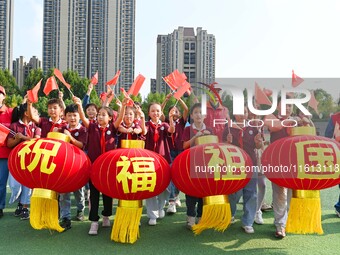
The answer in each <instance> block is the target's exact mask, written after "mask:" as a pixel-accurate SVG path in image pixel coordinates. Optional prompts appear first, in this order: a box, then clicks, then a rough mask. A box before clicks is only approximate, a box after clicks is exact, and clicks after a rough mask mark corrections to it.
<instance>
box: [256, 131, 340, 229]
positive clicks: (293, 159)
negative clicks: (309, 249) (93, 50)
mask: <svg viewBox="0 0 340 255" xmlns="http://www.w3.org/2000/svg"><path fill="white" fill-rule="evenodd" d="M339 148H340V146H339V143H337V142H336V141H334V140H332V139H329V138H325V137H320V136H315V129H314V128H311V127H297V128H293V129H292V130H291V136H290V137H286V138H283V139H280V140H277V141H275V142H274V143H272V144H271V145H269V146H268V148H267V149H266V150H265V151H264V152H263V154H262V169H263V171H264V173H265V175H266V176H267V177H268V179H270V180H271V181H272V182H274V183H276V184H277V185H279V186H283V187H286V188H290V189H294V191H293V199H292V200H291V205H290V209H289V216H288V221H287V232H292V233H319V234H321V233H323V231H322V227H321V209H320V198H319V197H320V196H319V191H318V190H320V189H325V188H329V187H332V186H335V185H337V184H339V183H340V174H339V164H340V153H339ZM295 202H298V203H297V204H296V206H297V207H298V208H296V207H295V206H294V204H293V203H295ZM311 203H314V204H311ZM306 210H309V211H308V212H306ZM311 210H317V211H316V212H315V214H312V213H311ZM294 213H298V214H299V215H300V216H294ZM310 215H316V216H315V217H311V218H310V222H308V223H307V222H304V221H302V220H301V219H305V221H307V219H309V218H308V217H309V216H310ZM295 219H296V221H295Z"/></svg>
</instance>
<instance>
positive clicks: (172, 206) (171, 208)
mask: <svg viewBox="0 0 340 255" xmlns="http://www.w3.org/2000/svg"><path fill="white" fill-rule="evenodd" d="M166 212H167V213H168V214H174V213H176V212H177V210H176V203H175V202H170V204H169V206H168V209H167V210H166Z"/></svg>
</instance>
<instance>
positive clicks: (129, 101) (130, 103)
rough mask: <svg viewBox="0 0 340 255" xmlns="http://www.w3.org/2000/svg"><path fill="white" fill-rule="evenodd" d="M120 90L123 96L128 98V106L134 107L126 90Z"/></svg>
mask: <svg viewBox="0 0 340 255" xmlns="http://www.w3.org/2000/svg"><path fill="white" fill-rule="evenodd" d="M120 90H121V91H122V92H123V95H124V97H125V98H128V99H129V100H128V103H127V104H126V105H127V106H133V100H132V99H131V98H130V96H129V94H128V93H126V91H125V89H124V88H120Z"/></svg>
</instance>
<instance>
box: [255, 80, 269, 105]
mask: <svg viewBox="0 0 340 255" xmlns="http://www.w3.org/2000/svg"><path fill="white" fill-rule="evenodd" d="M255 100H256V102H257V103H258V104H266V105H272V102H270V100H269V98H268V97H267V95H266V94H265V93H264V92H263V90H262V89H261V88H260V86H259V85H258V84H257V83H256V82H255Z"/></svg>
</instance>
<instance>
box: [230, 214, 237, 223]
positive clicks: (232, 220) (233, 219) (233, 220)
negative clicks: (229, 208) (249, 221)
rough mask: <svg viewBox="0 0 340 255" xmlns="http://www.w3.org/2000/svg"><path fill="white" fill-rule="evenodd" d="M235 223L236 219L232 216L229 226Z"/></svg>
mask: <svg viewBox="0 0 340 255" xmlns="http://www.w3.org/2000/svg"><path fill="white" fill-rule="evenodd" d="M235 222H236V219H235V217H234V216H233V217H231V221H230V224H235Z"/></svg>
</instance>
